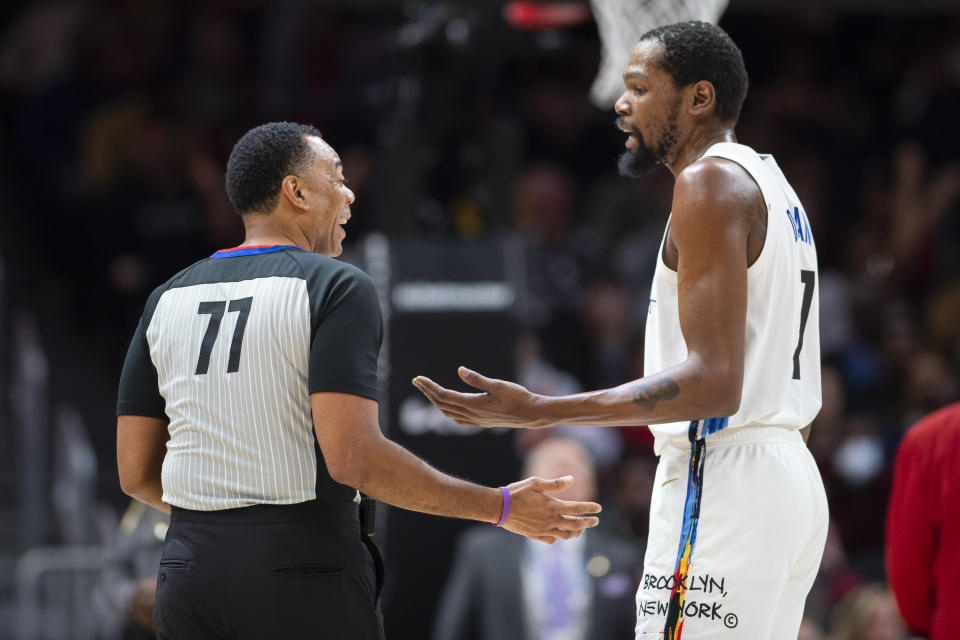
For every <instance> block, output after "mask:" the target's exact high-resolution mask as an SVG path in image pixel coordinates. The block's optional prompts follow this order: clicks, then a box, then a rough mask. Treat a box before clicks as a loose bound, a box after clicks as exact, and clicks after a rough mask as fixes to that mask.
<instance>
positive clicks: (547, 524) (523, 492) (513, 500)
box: [503, 476, 601, 544]
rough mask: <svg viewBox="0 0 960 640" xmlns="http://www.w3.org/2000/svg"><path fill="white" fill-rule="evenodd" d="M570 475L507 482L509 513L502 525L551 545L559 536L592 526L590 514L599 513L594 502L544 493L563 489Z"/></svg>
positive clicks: (595, 520) (570, 481) (594, 523)
mask: <svg viewBox="0 0 960 640" xmlns="http://www.w3.org/2000/svg"><path fill="white" fill-rule="evenodd" d="M573 482H574V481H573V476H564V477H562V478H554V479H552V480H544V479H543V478H537V477H532V478H527V479H526V480H520V481H519V482H514V483H513V484H511V485H508V487H507V488H508V489H509V490H510V513H509V515H508V516H507V521H506V522H505V523H504V524H503V528H504V529H507V530H508V531H512V532H514V533H519V534H520V535H522V536H526V537H528V538H533V539H534V540H540V541H541V542H546V543H548V544H553V543H554V542H556V541H557V540H559V539H563V540H566V539H568V538H576V537H577V536H579V535H580V534H581V533H583V532H584V530H586V529H589V528H590V527H595V526H597V524H598V523H599V522H600V520H599V519H598V518H597V517H595V516H592V515H589V514H593V513H600V509H601V507H600V505H599V504H597V503H596V502H570V501H568V500H558V499H556V498H551V497H550V496H548V495H546V493H545V492H548V491H563V490H564V489H567V488H569V487H571V486H573Z"/></svg>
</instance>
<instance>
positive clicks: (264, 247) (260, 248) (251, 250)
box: [210, 244, 303, 258]
mask: <svg viewBox="0 0 960 640" xmlns="http://www.w3.org/2000/svg"><path fill="white" fill-rule="evenodd" d="M284 249H296V250H297V251H303V249H301V248H300V247H298V246H297V245H295V244H252V245H247V246H245V247H243V246H241V247H231V248H229V249H220V251H217V252H216V253H214V254H213V255H212V256H210V257H211V258H236V257H237V256H255V255H257V254H260V253H273V252H274V251H283V250H284Z"/></svg>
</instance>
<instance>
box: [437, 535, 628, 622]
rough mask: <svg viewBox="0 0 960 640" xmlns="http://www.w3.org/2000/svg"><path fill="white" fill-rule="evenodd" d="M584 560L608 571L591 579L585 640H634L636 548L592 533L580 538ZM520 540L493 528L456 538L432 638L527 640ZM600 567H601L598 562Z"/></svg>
mask: <svg viewBox="0 0 960 640" xmlns="http://www.w3.org/2000/svg"><path fill="white" fill-rule="evenodd" d="M584 535H585V536H586V540H585V546H584V560H585V561H589V560H590V559H591V558H593V557H595V556H598V555H601V556H604V557H606V558H607V559H608V560H609V570H608V571H607V572H606V573H605V574H604V575H601V576H596V577H595V576H590V582H591V586H592V591H593V599H592V603H591V606H590V610H589V612H588V615H589V618H590V619H589V620H588V622H587V637H588V638H589V639H590V640H620V639H621V638H623V640H633V638H634V627H635V625H636V618H637V613H636V604H635V596H636V591H637V589H636V581H637V580H638V578H639V575H640V569H641V567H642V564H643V559H642V558H641V557H640V553H639V550H638V549H636V548H635V547H634V546H633V545H631V544H627V543H625V542H622V541H620V540H617V539H615V538H611V537H610V536H607V535H604V534H602V533H599V532H597V531H596V530H595V529H593V530H590V531H588V532H586V533H585V534H584ZM524 543H525V538H523V537H521V536H518V535H515V534H512V533H510V532H508V531H504V530H502V529H496V528H494V527H489V526H484V527H472V528H470V529H467V530H466V531H465V532H464V533H463V535H462V536H461V538H460V540H459V542H458V545H457V551H456V554H455V556H454V563H453V568H452V569H451V572H450V577H449V579H448V580H447V584H446V587H445V588H444V591H443V596H442V598H441V601H440V606H439V609H438V610H437V617H436V621H435V625H434V635H433V638H434V640H529V638H528V637H527V622H526V617H525V615H524V612H523V608H524V599H523V590H522V586H521V584H520V580H521V577H520V571H521V561H522V556H523V548H524ZM601 564H602V563H601Z"/></svg>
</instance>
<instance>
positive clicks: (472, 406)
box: [413, 367, 551, 429]
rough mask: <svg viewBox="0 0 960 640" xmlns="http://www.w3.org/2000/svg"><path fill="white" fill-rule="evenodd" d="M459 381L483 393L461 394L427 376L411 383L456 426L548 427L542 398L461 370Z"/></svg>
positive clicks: (469, 370) (498, 381)
mask: <svg viewBox="0 0 960 640" xmlns="http://www.w3.org/2000/svg"><path fill="white" fill-rule="evenodd" d="M457 373H458V374H459V376H460V379H461V380H463V381H464V382H466V383H467V384H468V385H470V386H471V387H474V388H475V389H479V390H480V391H482V392H483V393H460V392H459V391H453V390H452V389H447V388H446V387H442V386H440V385H439V384H437V383H436V382H434V381H433V380H431V379H430V378H428V377H426V376H417V377H416V378H414V379H413V386H415V387H416V388H417V389H419V390H420V392H421V393H423V395H425V396H426V397H427V399H428V400H429V401H430V402H432V403H433V405H434V406H435V407H436V408H437V409H440V411H441V412H442V413H443V415H445V416H447V417H448V418H450V419H451V420H453V421H454V422H456V423H457V424H462V425H469V426H476V427H525V428H528V429H529V428H539V427H547V426H551V425H550V423H549V422H548V421H547V418H546V416H545V415H544V412H543V406H542V405H543V404H544V400H546V398H544V397H543V396H541V395H539V394H536V393H532V392H530V391H528V390H527V389H526V388H524V387H522V386H520V385H519V384H516V383H514V382H508V381H506V380H497V379H495V378H488V377H486V376H483V375H480V374H479V373H477V372H476V371H473V370H471V369H467V368H466V367H460V368H459V369H458V370H457Z"/></svg>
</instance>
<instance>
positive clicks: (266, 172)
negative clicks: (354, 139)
mask: <svg viewBox="0 0 960 640" xmlns="http://www.w3.org/2000/svg"><path fill="white" fill-rule="evenodd" d="M307 136H317V137H318V138H319V137H321V136H320V132H319V131H318V130H317V129H316V127H313V126H311V125H308V124H297V123H296V122H269V123H267V124H262V125H260V126H259V127H254V128H253V129H250V131H247V132H246V133H245V134H243V137H242V138H240V140H238V141H237V144H235V145H233V151H231V152H230V159H229V160H228V161H227V175H226V186H227V197H228V198H229V199H230V204H232V205H233V208H234V209H235V210H236V212H237V213H238V214H240V215H241V216H244V215H247V214H249V213H270V212H271V211H272V210H273V209H274V207H276V206H277V199H278V198H279V197H280V183H281V182H282V181H283V179H284V177H286V176H288V175H291V174H294V175H295V174H297V173H299V172H300V171H303V170H304V169H305V168H306V166H307V163H308V162H309V161H310V160H311V158H312V153H313V152H312V149H311V148H310V145H309V144H308V142H307Z"/></svg>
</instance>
